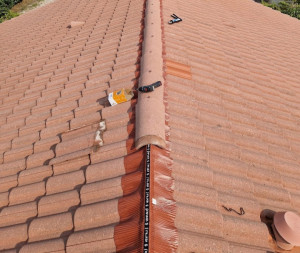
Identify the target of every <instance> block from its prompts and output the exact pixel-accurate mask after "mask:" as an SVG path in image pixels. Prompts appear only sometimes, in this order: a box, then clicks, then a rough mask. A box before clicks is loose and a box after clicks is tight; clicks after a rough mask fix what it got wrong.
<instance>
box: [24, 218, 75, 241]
mask: <svg viewBox="0 0 300 253" xmlns="http://www.w3.org/2000/svg"><path fill="white" fill-rule="evenodd" d="M72 229H73V220H72V214H71V213H60V214H56V215H51V216H46V217H41V218H36V219H33V220H32V221H31V223H30V225H29V229H28V236H29V242H36V241H42V240H47V239H53V238H58V237H59V236H61V235H62V234H65V235H67V234H69V233H70V232H71V231H72Z"/></svg>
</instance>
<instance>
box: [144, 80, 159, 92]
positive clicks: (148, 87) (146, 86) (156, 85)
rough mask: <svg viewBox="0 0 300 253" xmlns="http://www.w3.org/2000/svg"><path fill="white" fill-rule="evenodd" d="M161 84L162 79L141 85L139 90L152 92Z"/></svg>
mask: <svg viewBox="0 0 300 253" xmlns="http://www.w3.org/2000/svg"><path fill="white" fill-rule="evenodd" d="M159 86H161V81H157V82H155V83H152V84H150V85H145V86H142V87H139V88H138V90H139V91H140V92H151V91H154V89H155V88H158V87H159Z"/></svg>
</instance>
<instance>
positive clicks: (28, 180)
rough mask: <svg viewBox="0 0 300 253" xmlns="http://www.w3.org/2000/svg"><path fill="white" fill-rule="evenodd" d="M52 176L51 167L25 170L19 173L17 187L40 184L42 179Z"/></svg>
mask: <svg viewBox="0 0 300 253" xmlns="http://www.w3.org/2000/svg"><path fill="white" fill-rule="evenodd" d="M52 174H53V171H52V167H51V166H47V165H45V166H40V167H35V168H31V169H26V170H23V171H21V172H20V173H19V175H18V185H19V186H21V185H28V184H33V183H37V182H41V181H43V180H44V179H46V178H48V177H50V176H52Z"/></svg>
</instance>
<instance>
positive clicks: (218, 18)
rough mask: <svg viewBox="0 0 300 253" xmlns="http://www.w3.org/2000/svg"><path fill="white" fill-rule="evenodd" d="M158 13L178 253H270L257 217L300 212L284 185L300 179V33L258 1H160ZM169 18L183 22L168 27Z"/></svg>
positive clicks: (291, 187) (291, 22) (270, 245)
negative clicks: (297, 68) (241, 212)
mask: <svg viewBox="0 0 300 253" xmlns="http://www.w3.org/2000/svg"><path fill="white" fill-rule="evenodd" d="M162 13H163V26H164V49H165V54H164V63H165V68H166V69H165V73H166V82H167V90H166V93H167V99H166V102H167V113H168V121H167V124H168V126H169V127H170V132H169V133H168V135H169V137H168V138H169V140H170V144H169V148H170V156H171V158H172V159H173V165H172V176H173V177H174V179H175V188H174V197H175V200H176V205H177V213H176V217H175V225H176V228H177V229H178V248H177V251H178V252H198V251H199V249H201V250H200V251H201V252H274V251H276V246H275V244H274V242H273V241H272V239H271V236H270V234H269V231H268V228H267V226H266V225H265V224H264V223H263V222H261V219H260V213H261V212H262V211H263V210H264V209H271V210H274V211H281V210H291V211H295V212H298V213H299V210H300V209H299V205H298V204H297V203H298V202H297V197H296V196H295V198H291V196H292V194H293V193H295V191H297V192H298V190H296V188H297V187H296V185H294V184H293V182H292V181H290V179H289V178H286V177H290V176H291V175H293V176H292V177H295V178H297V179H298V178H299V176H298V174H299V173H298V170H299V166H300V163H299V160H298V159H297V157H298V156H299V152H298V151H297V148H294V149H293V148H292V147H293V146H294V147H296V146H297V144H296V143H297V141H296V139H298V138H297V137H296V139H295V138H294V137H293V136H298V135H299V128H298V129H297V130H296V125H297V124H298V125H299V115H296V114H295V113H294V112H295V110H294V108H295V107H296V108H298V109H296V111H299V96H298V92H297V91H299V85H298V82H297V81H296V80H297V79H298V78H299V73H298V71H295V69H294V68H293V67H292V66H291V64H290V61H294V62H299V57H298V56H296V55H295V54H294V53H292V52H295V51H299V49H300V48H299V46H296V45H298V44H299V26H300V23H299V21H298V20H297V19H294V18H291V17H289V16H287V15H283V14H281V13H279V12H276V11H274V10H271V9H270V8H266V7H264V6H262V5H260V4H257V3H255V2H254V1H243V2H240V1H235V0H230V1H218V2H202V1H191V2H186V1H179V2H177V3H176V4H174V2H173V1H163V2H162ZM172 13H176V15H178V16H179V17H181V18H182V19H183V21H182V22H180V23H177V24H173V25H168V24H167V22H168V21H169V20H170V19H171V17H170V15H171V14H172ZM287 24H289V29H286V28H284V27H286V25H287ZM273 25H275V26H276V29H274V26H273ZM286 37H288V38H289V41H288V45H286V47H285V48H284V49H282V50H279V48H280V47H281V45H283V43H285V42H286V39H285V38H286ZM291 48H293V50H292V49H291ZM294 50H295V51H294ZM179 66H180V67H179ZM188 67H190V74H191V78H190V80H188V78H187V76H186V75H184V74H186V72H187V71H188V70H189V68H188ZM296 101H298V102H296ZM290 130H292V131H293V132H292V133H293V134H290V132H289V131H290ZM284 178H285V179H284ZM285 180H287V181H288V182H289V183H288V182H285ZM222 205H225V206H226V207H228V208H233V209H235V210H239V208H240V207H243V208H244V210H245V212H246V213H245V215H242V216H239V215H236V214H234V213H232V212H227V211H226V210H225V209H224V208H223V207H222ZM202 217H203V218H202ZM277 250H278V249H277ZM297 250H299V248H295V249H294V251H295V252H297Z"/></svg>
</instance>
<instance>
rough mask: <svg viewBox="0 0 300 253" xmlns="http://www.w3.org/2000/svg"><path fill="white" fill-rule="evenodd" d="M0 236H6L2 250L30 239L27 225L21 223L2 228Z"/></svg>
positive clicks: (0, 248) (2, 243)
mask: <svg viewBox="0 0 300 253" xmlns="http://www.w3.org/2000/svg"><path fill="white" fill-rule="evenodd" d="M0 238H5V240H2V241H1V246H0V250H5V249H11V248H15V247H16V246H17V244H19V243H22V242H26V240H27V239H28V235H27V225H26V224H21V225H14V226H10V227H5V228H0Z"/></svg>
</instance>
